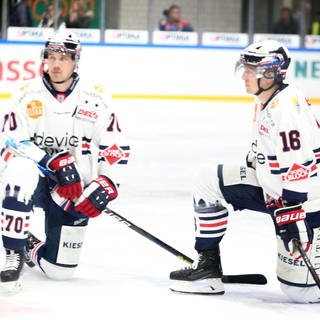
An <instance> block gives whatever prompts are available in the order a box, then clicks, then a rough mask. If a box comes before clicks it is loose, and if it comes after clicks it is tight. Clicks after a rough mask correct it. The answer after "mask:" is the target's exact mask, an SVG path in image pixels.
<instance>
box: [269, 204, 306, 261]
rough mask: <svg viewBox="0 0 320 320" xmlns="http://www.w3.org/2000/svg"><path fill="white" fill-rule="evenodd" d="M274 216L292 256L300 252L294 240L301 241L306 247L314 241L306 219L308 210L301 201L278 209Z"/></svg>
mask: <svg viewBox="0 0 320 320" xmlns="http://www.w3.org/2000/svg"><path fill="white" fill-rule="evenodd" d="M274 217H275V221H276V224H277V226H278V230H279V235H280V237H281V239H282V240H283V242H284V246H285V248H286V250H287V251H288V252H290V254H291V255H292V256H295V255H296V254H297V252H298V251H297V248H296V247H295V245H294V243H293V240H298V241H300V242H301V244H302V245H303V247H305V248H307V247H308V244H309V243H311V242H312V231H311V229H310V228H309V226H308V225H307V222H306V221H305V218H306V212H305V211H304V210H303V208H302V204H301V203H300V204H296V205H291V206H287V207H283V208H279V209H276V210H275V211H274Z"/></svg>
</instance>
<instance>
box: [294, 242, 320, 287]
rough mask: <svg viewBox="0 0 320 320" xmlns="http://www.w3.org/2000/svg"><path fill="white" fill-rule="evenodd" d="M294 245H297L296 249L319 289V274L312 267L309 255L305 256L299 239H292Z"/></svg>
mask: <svg viewBox="0 0 320 320" xmlns="http://www.w3.org/2000/svg"><path fill="white" fill-rule="evenodd" d="M293 243H294V245H295V246H296V247H297V249H298V250H299V253H300V255H301V257H302V259H303V261H304V263H305V264H306V266H307V268H308V269H309V271H310V273H311V275H312V278H313V280H314V281H315V283H316V285H317V286H318V287H319V289H320V279H319V276H318V275H317V273H316V270H315V269H314V267H313V265H312V263H311V261H310V259H309V257H308V256H307V254H306V252H305V250H304V249H303V247H302V244H301V242H300V241H299V240H297V239H294V240H293Z"/></svg>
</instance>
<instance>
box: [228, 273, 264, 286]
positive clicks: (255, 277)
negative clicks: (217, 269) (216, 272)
mask: <svg viewBox="0 0 320 320" xmlns="http://www.w3.org/2000/svg"><path fill="white" fill-rule="evenodd" d="M222 282H223V283H245V284H256V285H265V284H267V282H268V281H267V278H266V277H265V276H264V275H263V274H260V273H250V274H234V275H223V276H222Z"/></svg>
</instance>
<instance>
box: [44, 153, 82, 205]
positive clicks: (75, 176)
mask: <svg viewBox="0 0 320 320" xmlns="http://www.w3.org/2000/svg"><path fill="white" fill-rule="evenodd" d="M40 164H41V165H42V166H44V167H46V168H47V169H49V170H52V171H53V172H54V175H55V176H56V178H57V180H58V187H57V193H58V194H59V196H61V197H63V198H67V199H75V198H79V197H80V196H81V193H82V181H81V177H80V174H79V172H78V170H77V166H76V163H75V160H74V158H73V156H72V155H71V154H70V153H69V152H68V151H61V152H59V153H57V154H56V155H54V156H53V157H48V156H45V157H44V158H43V159H42V160H41V161H40Z"/></svg>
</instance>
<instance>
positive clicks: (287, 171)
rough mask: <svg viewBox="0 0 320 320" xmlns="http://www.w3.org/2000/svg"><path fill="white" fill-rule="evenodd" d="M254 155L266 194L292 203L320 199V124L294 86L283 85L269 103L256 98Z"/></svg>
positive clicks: (252, 145)
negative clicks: (262, 102)
mask: <svg viewBox="0 0 320 320" xmlns="http://www.w3.org/2000/svg"><path fill="white" fill-rule="evenodd" d="M251 154H254V158H255V165H256V175H257V179H258V181H259V183H260V185H261V187H262V188H263V190H264V192H265V194H268V195H270V196H271V197H273V198H275V199H278V198H279V197H282V198H283V199H284V200H286V201H288V202H290V203H292V202H297V201H298V202H300V201H302V202H304V201H307V200H315V199H319V198H320V173H319V163H320V125H319V122H318V120H317V117H316V115H315V113H314V111H313V109H312V107H311V106H310V103H309V102H308V100H307V99H306V97H305V96H304V95H303V94H302V93H301V92H299V90H297V89H296V88H294V87H293V86H291V85H283V86H282V87H281V88H280V89H279V90H278V91H277V92H276V93H275V94H274V95H273V96H272V97H271V99H270V100H269V101H268V102H267V103H266V104H265V105H262V104H261V103H260V102H259V101H258V100H257V101H256V106H255V117H254V125H253V141H252V144H251Z"/></svg>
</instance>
